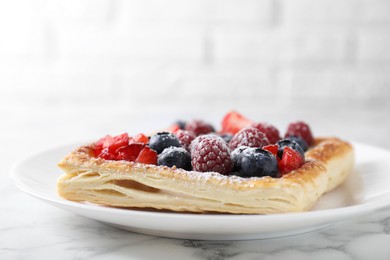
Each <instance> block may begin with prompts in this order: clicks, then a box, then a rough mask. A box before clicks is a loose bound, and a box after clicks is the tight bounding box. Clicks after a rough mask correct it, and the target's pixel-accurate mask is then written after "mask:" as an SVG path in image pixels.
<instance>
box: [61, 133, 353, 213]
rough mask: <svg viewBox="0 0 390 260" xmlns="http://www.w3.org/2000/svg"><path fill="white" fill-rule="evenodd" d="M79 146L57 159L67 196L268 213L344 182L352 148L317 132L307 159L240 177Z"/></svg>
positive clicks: (306, 203)
mask: <svg viewBox="0 0 390 260" xmlns="http://www.w3.org/2000/svg"><path fill="white" fill-rule="evenodd" d="M91 149H92V146H82V147H79V148H77V149H76V150H74V151H73V152H71V153H70V154H69V155H67V156H66V157H65V158H64V159H63V160H62V161H61V162H60V163H59V167H60V168H62V169H63V170H64V171H65V172H66V174H65V175H63V176H61V177H60V179H59V180H58V192H59V194H60V195H61V196H62V197H64V198H66V199H69V200H75V201H89V202H92V203H96V204H102V205H109V206H119V207H139V208H156V209H166V210H173V211H191V212H227V213H242V214H249V213H254V214H270V213H283V212H296V211H303V210H307V209H309V208H311V207H312V206H313V204H314V203H315V202H316V201H317V200H318V198H319V197H320V196H321V195H322V194H323V193H325V192H327V191H329V190H331V189H333V188H334V187H336V186H337V185H339V184H340V183H342V182H343V181H344V180H345V178H346V176H347V174H348V172H349V171H350V170H351V168H352V166H353V148H352V146H351V145H350V144H348V143H347V142H344V141H342V140H340V139H337V138H318V139H316V145H315V146H314V147H313V148H312V149H310V150H309V151H308V152H306V163H305V164H304V165H303V166H302V167H301V168H299V169H297V170H294V171H292V172H290V173H288V174H286V175H284V176H283V177H281V178H272V177H262V178H255V177H254V178H241V177H237V176H224V175H221V174H219V173H212V172H207V173H200V172H195V171H185V170H182V169H176V168H169V167H165V166H155V165H145V164H138V163H133V162H127V161H111V160H104V159H101V158H95V157H93V156H92V150H91Z"/></svg>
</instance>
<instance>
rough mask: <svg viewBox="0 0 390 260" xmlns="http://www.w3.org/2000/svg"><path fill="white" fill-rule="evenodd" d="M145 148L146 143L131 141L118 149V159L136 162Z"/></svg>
mask: <svg viewBox="0 0 390 260" xmlns="http://www.w3.org/2000/svg"><path fill="white" fill-rule="evenodd" d="M144 148H145V144H143V143H131V144H129V145H127V146H123V147H121V148H119V149H118V150H117V151H116V160H126V161H130V162H134V161H135V160H136V159H137V157H138V155H139V153H140V152H141V151H142V150H143V149H144Z"/></svg>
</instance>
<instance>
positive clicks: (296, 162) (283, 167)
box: [279, 146, 305, 177]
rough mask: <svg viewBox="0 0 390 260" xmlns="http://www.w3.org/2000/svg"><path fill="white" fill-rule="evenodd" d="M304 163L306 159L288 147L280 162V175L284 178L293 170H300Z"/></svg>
mask: <svg viewBox="0 0 390 260" xmlns="http://www.w3.org/2000/svg"><path fill="white" fill-rule="evenodd" d="M304 163H305V159H304V158H303V157H302V156H301V154H300V153H299V152H297V151H295V150H293V149H292V148H291V147H288V146H287V147H285V148H284V152H283V157H282V159H281V160H280V161H279V173H280V175H281V176H283V175H284V174H286V173H288V172H291V171H292V170H295V169H298V168H300V167H301V166H302V165H303V164H304ZM281 176H280V177H281Z"/></svg>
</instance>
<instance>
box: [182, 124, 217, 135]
mask: <svg viewBox="0 0 390 260" xmlns="http://www.w3.org/2000/svg"><path fill="white" fill-rule="evenodd" d="M185 130H187V131H191V132H193V133H194V134H195V135H196V136H198V135H205V134H209V133H211V132H215V130H214V127H213V126H212V125H210V124H208V123H206V122H204V121H202V120H192V121H191V122H189V123H188V124H187V125H186V128H185Z"/></svg>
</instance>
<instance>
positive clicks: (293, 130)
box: [285, 121, 314, 146]
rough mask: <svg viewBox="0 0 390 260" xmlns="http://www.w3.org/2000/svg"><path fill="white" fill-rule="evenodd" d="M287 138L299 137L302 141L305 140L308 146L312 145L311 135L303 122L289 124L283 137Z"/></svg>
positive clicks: (307, 126)
mask: <svg viewBox="0 0 390 260" xmlns="http://www.w3.org/2000/svg"><path fill="white" fill-rule="evenodd" d="M289 136H299V137H301V138H302V139H303V140H305V142H306V143H307V144H308V145H309V146H312V145H313V144H314V138H313V134H312V133H311V130H310V127H309V125H308V124H307V123H305V122H303V121H298V122H295V123H291V124H289V126H288V128H287V132H286V135H285V137H289Z"/></svg>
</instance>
